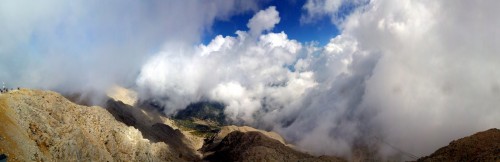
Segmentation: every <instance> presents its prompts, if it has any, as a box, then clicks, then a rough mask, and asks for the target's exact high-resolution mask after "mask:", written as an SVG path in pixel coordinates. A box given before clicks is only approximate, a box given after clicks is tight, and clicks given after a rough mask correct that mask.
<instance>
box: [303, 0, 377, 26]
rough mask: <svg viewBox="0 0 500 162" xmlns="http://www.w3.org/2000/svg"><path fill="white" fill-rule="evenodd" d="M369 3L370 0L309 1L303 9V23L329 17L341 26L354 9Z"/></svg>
mask: <svg viewBox="0 0 500 162" xmlns="http://www.w3.org/2000/svg"><path fill="white" fill-rule="evenodd" d="M366 3H368V0H307V2H306V3H305V4H304V6H303V7H302V9H303V10H304V11H305V13H304V14H303V15H302V16H301V18H300V22H301V23H313V22H316V21H318V20H320V19H321V18H323V17H325V16H328V17H330V18H331V22H332V23H335V24H337V25H340V24H341V23H342V22H343V18H344V16H347V15H349V12H350V10H354V9H352V8H356V7H359V6H362V5H364V4H366Z"/></svg>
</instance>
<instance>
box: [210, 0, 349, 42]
mask: <svg viewBox="0 0 500 162" xmlns="http://www.w3.org/2000/svg"><path fill="white" fill-rule="evenodd" d="M305 2H306V1H305V0H296V1H281V0H274V1H271V2H268V3H265V4H261V5H262V6H260V8H261V9H265V8H268V7H269V6H276V10H278V12H279V16H280V18H281V20H280V23H279V24H277V25H276V26H275V27H274V29H273V30H272V32H281V31H284V32H285V33H286V34H287V35H288V38H290V39H295V40H298V41H299V42H303V43H305V42H311V41H314V42H317V43H319V45H320V46H323V45H325V44H327V43H328V42H329V40H330V39H331V38H333V37H335V36H337V35H339V34H340V32H339V30H338V28H337V27H336V26H335V25H334V24H333V23H332V22H331V21H330V17H328V16H322V17H320V18H318V19H316V21H314V22H310V23H301V22H300V17H301V16H302V15H303V14H304V12H305V11H304V10H303V9H302V6H304V3H305ZM350 10H352V9H347V10H344V11H341V12H342V13H339V14H345V13H348V12H350ZM254 14H255V13H254V12H245V13H243V14H239V15H235V16H232V17H231V18H230V19H229V20H216V21H215V22H214V24H213V26H212V28H211V29H210V30H209V31H206V32H205V33H204V35H203V38H202V39H203V40H202V42H203V43H204V44H207V43H209V42H210V41H211V40H212V39H213V38H214V37H215V36H217V35H223V36H227V35H230V36H234V35H235V34H234V33H235V31H237V30H244V31H246V30H248V28H247V26H246V25H247V23H248V20H249V19H250V18H252V16H253V15H254Z"/></svg>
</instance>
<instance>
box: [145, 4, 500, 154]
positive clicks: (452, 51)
mask: <svg viewBox="0 0 500 162" xmlns="http://www.w3.org/2000/svg"><path fill="white" fill-rule="evenodd" d="M314 2H316V1H314ZM311 3H312V2H311ZM345 3H350V2H341V3H340V4H339V5H338V6H343V5H346V4H345ZM494 3H496V2H481V3H472V2H466V1H456V2H455V1H454V2H440V1H405V2H400V1H370V3H367V4H363V5H359V6H356V7H357V8H355V9H353V11H352V12H351V14H350V15H348V16H346V17H344V18H342V23H339V24H338V25H340V26H339V28H341V29H342V33H341V34H340V35H339V36H336V37H335V38H332V39H331V40H330V42H329V43H328V44H327V45H325V46H324V47H317V46H315V45H314V44H302V43H299V42H297V41H295V40H290V39H288V38H287V36H286V34H285V33H284V32H281V33H264V34H262V31H264V30H271V29H272V27H273V26H274V24H275V23H277V21H274V23H265V24H267V27H266V28H264V27H256V28H254V27H250V26H251V25H249V27H250V31H237V32H236V33H237V36H235V37H231V36H226V37H224V36H217V37H216V38H214V39H213V40H212V42H210V43H209V44H207V45H199V46H195V47H191V46H187V47H179V46H176V47H172V48H165V49H163V50H162V52H160V53H158V54H157V56H155V57H153V58H152V59H150V60H149V61H148V63H147V64H146V65H145V66H144V67H143V68H142V70H141V74H140V77H139V79H138V80H137V84H138V85H139V87H141V88H140V89H142V90H143V91H142V92H141V93H142V94H143V96H151V97H154V96H162V97H163V98H164V100H162V101H163V102H164V103H165V105H167V110H166V113H167V114H172V113H175V111H177V110H179V109H182V108H184V107H185V106H186V105H187V104H189V103H191V102H196V101H200V100H215V101H220V102H223V103H224V104H226V105H227V108H226V110H225V111H226V112H225V113H226V114H227V115H228V117H229V118H230V119H232V120H233V121H237V122H243V123H245V124H250V125H254V126H256V127H259V128H264V129H270V130H275V131H278V132H280V133H281V134H283V135H284V136H285V137H286V139H287V140H289V141H292V142H294V143H295V144H296V145H297V146H299V148H302V149H304V150H306V151H311V152H313V153H316V154H330V155H345V156H349V155H350V154H351V153H352V151H353V149H356V148H357V147H359V146H360V145H364V146H365V147H369V148H373V149H374V150H375V151H377V153H379V154H380V155H381V156H382V157H396V158H402V159H400V160H405V159H406V160H409V159H407V158H408V157H404V155H403V154H406V153H402V152H400V151H399V150H397V149H394V148H393V147H392V146H394V147H397V148H398V149H401V150H404V151H406V152H409V153H411V154H414V155H417V156H422V155H427V154H429V153H431V152H432V151H434V150H436V149H437V148H439V147H440V146H444V145H446V144H447V143H448V142H449V141H451V140H453V139H457V138H459V137H463V136H466V135H469V134H471V133H474V132H477V131H481V130H485V129H488V128H491V127H500V125H498V123H500V119H499V118H497V117H498V116H499V115H500V111H499V109H497V108H496V106H497V105H499V104H500V103H499V100H498V97H499V94H500V93H499V90H498V89H499V88H498V87H499V86H498V85H499V80H500V74H499V73H498V72H497V71H496V70H495V69H498V68H499V66H500V64H498V61H497V60H500V59H499V56H498V55H496V54H497V53H498V52H499V50H500V49H499V48H498V47H497V46H496V45H495V43H496V42H498V38H499V32H498V31H497V30H496V27H497V26H499V23H500V22H498V21H497V19H495V16H494V15H497V13H496V10H495V9H494V7H492V6H497V4H494ZM307 5H308V4H307V3H306V7H305V8H307ZM334 8H335V7H334ZM340 8H342V7H340ZM272 10H274V9H266V10H264V11H272ZM337 10H338V9H337ZM264 11H261V12H259V13H258V14H256V15H255V16H254V17H253V18H252V19H251V21H252V20H257V18H256V17H260V16H262V15H261V13H266V12H264ZM332 11H333V12H337V11H334V10H332ZM463 11H467V12H463ZM306 14H307V13H306ZM263 15H268V14H263ZM275 15H278V14H275ZM309 16H313V15H309ZM323 16H324V15H323ZM330 16H332V17H335V15H330ZM273 20H276V18H274V19H273ZM265 22H273V21H265ZM334 23H335V21H334ZM249 24H251V23H249ZM269 24H272V25H269ZM255 29H258V30H257V31H259V32H255ZM255 34H256V36H255ZM252 37H255V38H257V39H252ZM387 143H389V144H391V145H392V146H389V145H387Z"/></svg>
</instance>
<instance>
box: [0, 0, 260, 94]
mask: <svg viewBox="0 0 500 162" xmlns="http://www.w3.org/2000/svg"><path fill="white" fill-rule="evenodd" d="M256 3H258V1H245V0H232V1H226V0H216V1H210V2H205V1H189V2H188V1H148V2H139V1H126V2H124V1H116V0H112V1H108V2H106V3H102V2H100V1H59V0H49V1H44V2H32V1H25V0H19V1H2V2H0V26H2V28H1V29H0V80H2V81H5V82H6V83H7V84H9V86H22V87H32V88H43V89H52V90H57V91H60V92H65V93H68V92H69V93H74V92H82V91H84V92H85V91H100V92H105V91H106V89H107V88H108V87H109V86H110V85H112V84H115V83H117V84H125V85H130V84H131V82H132V83H133V80H135V77H137V74H138V73H139V71H140V68H141V66H142V64H143V63H144V62H145V61H146V60H147V58H148V57H150V55H151V53H153V52H155V51H154V50H156V49H159V48H161V45H162V44H170V43H165V42H176V43H181V44H193V43H196V42H198V41H199V39H201V35H202V32H204V31H205V30H207V29H208V28H210V26H211V24H212V22H213V21H214V20H215V19H227V18H228V17H230V16H232V15H235V14H238V13H242V12H247V11H254V10H257V9H258V7H257V4H256ZM186 20H189V21H186Z"/></svg>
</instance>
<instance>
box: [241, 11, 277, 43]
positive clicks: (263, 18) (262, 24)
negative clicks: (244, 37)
mask: <svg viewBox="0 0 500 162" xmlns="http://www.w3.org/2000/svg"><path fill="white" fill-rule="evenodd" d="M279 22H280V17H279V13H278V11H276V7H274V6H271V7H269V8H267V9H265V10H262V11H259V12H258V13H257V14H255V15H254V16H253V17H252V18H251V19H250V20H249V21H248V24H247V27H248V28H249V29H250V31H249V32H250V34H251V35H252V36H256V35H259V34H261V33H262V32H263V31H269V30H271V29H273V28H274V25H276V24H278V23H279Z"/></svg>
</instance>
